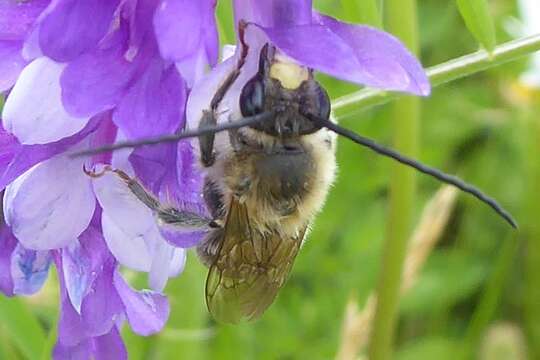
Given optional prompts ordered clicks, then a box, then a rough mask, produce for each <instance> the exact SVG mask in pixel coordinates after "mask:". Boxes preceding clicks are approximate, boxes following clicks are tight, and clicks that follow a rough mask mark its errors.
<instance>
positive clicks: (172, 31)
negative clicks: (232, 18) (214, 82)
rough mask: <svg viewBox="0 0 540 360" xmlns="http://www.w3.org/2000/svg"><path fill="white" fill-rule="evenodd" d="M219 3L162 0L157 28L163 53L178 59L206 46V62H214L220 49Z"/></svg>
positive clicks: (155, 26) (155, 15)
mask: <svg viewBox="0 0 540 360" xmlns="http://www.w3.org/2000/svg"><path fill="white" fill-rule="evenodd" d="M215 6H216V0H199V1H191V0H161V1H160V4H159V6H158V7H157V9H156V12H155V14H154V29H155V33H156V37H157V41H158V44H159V50H160V52H161V55H162V57H163V58H164V59H166V60H172V61H175V62H177V61H182V60H184V59H186V58H189V57H192V56H193V55H194V54H196V53H198V52H199V49H203V50H204V53H205V60H206V64H210V65H212V66H214V65H215V64H216V62H217V56H218V52H219V48H218V46H219V45H218V35H217V28H216V20H215V16H214V9H215ZM186 75H187V74H186ZM184 76H185V75H184Z"/></svg>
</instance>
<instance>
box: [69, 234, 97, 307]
mask: <svg viewBox="0 0 540 360" xmlns="http://www.w3.org/2000/svg"><path fill="white" fill-rule="evenodd" d="M62 266H63V269H62V270H63V273H64V278H65V284H66V290H67V293H68V296H69V300H70V301H71V304H72V305H73V308H74V309H75V310H76V311H77V312H78V313H79V314H80V313H81V304H82V300H83V297H84V295H86V292H87V291H88V288H89V285H90V282H91V278H90V274H91V272H92V264H91V260H90V259H89V258H88V256H87V254H85V252H84V249H83V248H82V247H81V245H80V244H79V241H78V240H75V241H74V242H72V243H71V244H69V245H68V246H67V247H66V248H64V249H63V250H62Z"/></svg>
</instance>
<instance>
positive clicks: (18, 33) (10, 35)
mask: <svg viewBox="0 0 540 360" xmlns="http://www.w3.org/2000/svg"><path fill="white" fill-rule="evenodd" d="M49 1H50V0H31V1H20V0H3V1H1V2H0V40H22V39H24V37H25V36H26V35H27V33H28V32H29V31H30V29H31V28H32V26H33V25H34V22H35V21H36V19H37V17H38V16H39V14H40V13H41V12H42V11H43V10H44V9H45V7H46V6H47V5H48V3H49Z"/></svg>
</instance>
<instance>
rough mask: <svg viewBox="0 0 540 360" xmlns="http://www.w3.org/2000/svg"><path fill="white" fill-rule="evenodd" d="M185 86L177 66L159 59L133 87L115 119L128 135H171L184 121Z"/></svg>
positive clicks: (121, 103) (120, 104)
mask: <svg viewBox="0 0 540 360" xmlns="http://www.w3.org/2000/svg"><path fill="white" fill-rule="evenodd" d="M185 101H186V87H185V84H184V81H183V79H182V77H181V76H180V74H178V71H177V70H176V68H175V67H174V66H168V67H167V68H164V65H163V64H162V61H161V60H159V59H156V60H154V61H152V62H151V63H150V64H149V66H148V67H147V69H146V71H145V72H144V73H143V74H141V76H140V77H139V78H138V79H137V81H136V82H135V84H133V86H131V88H130V89H129V91H128V92H127V94H126V95H125V96H124V97H123V99H122V101H121V102H120V103H119V105H118V108H117V109H116V111H115V113H114V116H113V120H114V122H115V124H116V125H117V126H118V127H119V128H120V129H121V130H122V132H123V133H124V134H125V135H126V136H127V137H128V138H141V137H148V136H157V135H164V134H170V133H172V132H174V131H175V130H176V129H178V127H179V125H180V124H181V122H182V117H183V113H184V103H185Z"/></svg>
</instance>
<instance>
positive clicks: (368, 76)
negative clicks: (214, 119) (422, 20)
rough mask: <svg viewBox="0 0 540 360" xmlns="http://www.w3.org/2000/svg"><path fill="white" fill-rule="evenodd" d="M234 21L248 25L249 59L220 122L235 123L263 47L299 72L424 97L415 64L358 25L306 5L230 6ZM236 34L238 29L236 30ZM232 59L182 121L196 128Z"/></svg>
mask: <svg viewBox="0 0 540 360" xmlns="http://www.w3.org/2000/svg"><path fill="white" fill-rule="evenodd" d="M234 11H235V21H236V24H237V28H238V25H239V24H240V21H244V22H245V23H247V26H246V28H245V31H244V36H243V37H244V39H243V40H244V41H245V42H246V43H247V47H248V55H247V58H246V62H245V64H244V66H243V67H242V72H241V74H240V76H239V77H238V78H237V79H236V81H235V82H234V84H233V85H232V86H231V88H230V90H229V91H228V93H227V95H226V96H225V98H224V99H223V101H222V104H221V106H220V111H218V113H219V114H221V116H220V119H222V120H223V119H230V118H233V119H238V118H239V117H240V110H239V101H238V97H239V95H240V92H241V89H242V88H243V86H244V85H245V84H246V82H247V81H248V80H249V79H251V78H252V77H253V76H254V74H255V73H256V72H257V70H258V60H259V52H260V50H261V48H262V46H263V45H264V44H266V43H270V44H273V45H275V46H276V47H277V48H278V50H279V51H280V52H281V54H282V55H285V56H287V57H289V58H290V60H291V61H293V62H297V63H299V64H300V65H303V66H304V67H307V68H311V69H314V70H318V71H321V72H324V73H327V74H329V75H332V76H335V77H337V78H339V79H343V80H347V81H351V82H355V83H358V84H361V85H365V86H370V87H375V88H380V89H384V90H393V91H403V92H409V93H412V94H416V95H423V96H426V95H429V93H430V90H431V87H430V84H429V81H428V79H427V76H426V74H425V72H424V70H423V68H422V66H421V64H420V63H419V62H418V60H416V58H415V57H414V56H413V55H412V54H411V53H410V52H409V51H408V50H407V49H406V48H405V46H404V45H403V44H402V43H401V42H400V41H399V40H398V39H396V38H395V37H394V36H392V35H390V34H388V33H385V32H383V31H380V30H377V29H374V28H371V27H369V26H363V25H352V24H347V23H344V22H340V21H338V20H336V19H333V18H331V17H329V16H326V15H322V14H320V13H318V12H316V11H315V10H313V8H312V2H311V1H309V0H279V1H278V0H267V1H259V0H235V1H234ZM237 30H238V29H237ZM239 48H240V47H237V49H236V52H235V54H234V56H231V57H230V58H228V59H227V60H226V61H224V62H223V63H221V64H220V65H219V66H217V67H216V68H215V69H214V70H213V71H212V73H211V74H210V75H209V76H207V77H205V78H204V79H203V80H202V81H200V82H199V83H197V84H196V86H195V87H194V89H193V91H192V93H191V96H190V98H189V103H188V108H187V121H188V124H189V125H190V127H196V126H197V124H198V121H199V119H200V118H201V117H202V112H203V111H204V110H207V109H208V108H209V103H210V99H211V97H212V95H213V94H214V93H215V91H216V90H217V88H218V87H219V86H220V85H221V84H222V81H223V79H224V78H225V77H226V76H227V74H229V73H230V72H231V71H232V69H233V68H234V67H235V66H236V64H237V62H238V58H239V57H240V53H241V51H240V49H239Z"/></svg>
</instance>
